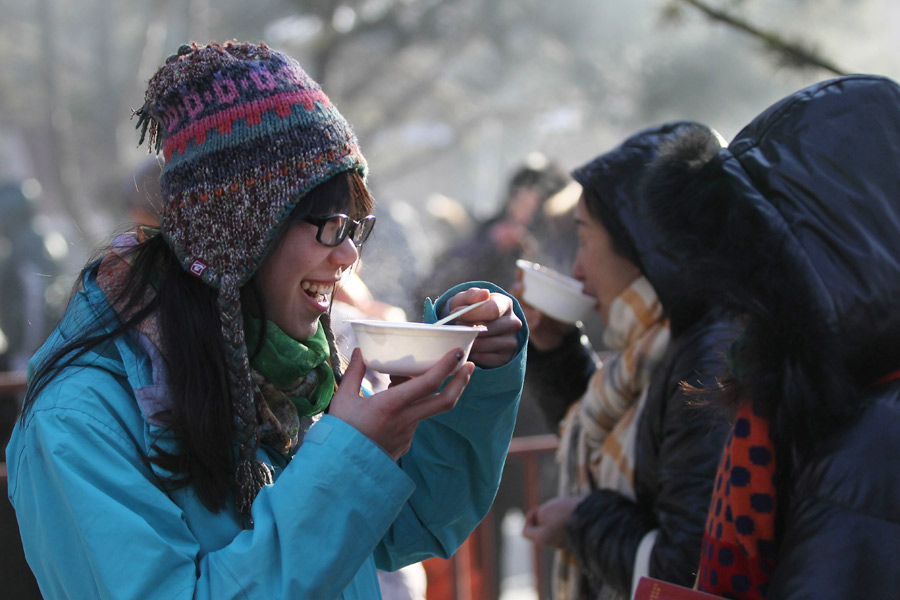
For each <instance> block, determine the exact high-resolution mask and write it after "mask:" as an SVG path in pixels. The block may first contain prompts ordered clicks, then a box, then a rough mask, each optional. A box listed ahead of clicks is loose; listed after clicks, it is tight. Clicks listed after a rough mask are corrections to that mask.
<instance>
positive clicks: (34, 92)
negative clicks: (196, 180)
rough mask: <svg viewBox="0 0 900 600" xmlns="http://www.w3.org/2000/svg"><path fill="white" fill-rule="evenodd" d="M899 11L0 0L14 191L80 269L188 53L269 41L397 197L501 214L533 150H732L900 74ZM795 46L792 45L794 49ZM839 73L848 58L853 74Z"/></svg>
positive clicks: (0, 95) (579, 158)
mask: <svg viewBox="0 0 900 600" xmlns="http://www.w3.org/2000/svg"><path fill="white" fill-rule="evenodd" d="M898 12H900V7H897V6H896V5H895V4H894V3H893V2H891V1H890V0H855V1H851V0H816V1H812V0H779V1H776V0H752V1H751V0H744V1H734V0H665V1H663V0H628V1H625V0H619V1H609V2H598V1H597V0H557V1H555V2H542V1H538V0H338V1H332V0H307V1H300V0H255V1H254V2H246V1H245V0H115V1H113V0H65V1H63V0H31V1H30V2H19V1H18V0H0V15H2V17H0V56H2V57H3V59H2V60H0V178H7V179H8V178H18V179H24V178H33V179H35V180H37V181H38V182H40V184H41V186H42V194H41V198H42V200H41V201H42V205H41V207H40V208H41V212H42V213H43V214H44V215H45V217H46V218H47V219H49V220H51V221H52V222H53V223H54V224H55V225H56V226H57V227H58V228H61V229H63V230H64V233H65V235H66V238H67V239H68V241H69V244H70V246H71V248H72V249H73V250H75V252H73V256H74V257H75V258H73V264H76V265H77V264H80V262H81V260H82V258H83V255H84V254H85V253H86V252H87V251H88V250H89V249H91V248H93V247H94V246H95V245H97V244H98V243H100V242H101V241H102V240H103V239H105V236H106V235H107V233H108V231H109V230H110V228H114V227H116V226H118V225H121V224H123V223H124V216H123V215H124V210H123V208H122V203H121V185H122V182H123V180H125V178H127V176H128V174H129V173H130V172H131V170H132V169H133V168H134V167H135V165H137V164H138V163H139V161H140V160H141V159H142V157H144V156H145V154H146V149H139V148H137V147H136V145H137V136H136V135H135V132H134V131H133V127H134V121H132V120H130V115H131V110H132V109H136V108H137V107H139V106H140V104H141V103H142V98H141V94H142V91H143V88H144V85H145V83H146V81H147V79H149V77H150V76H151V75H152V73H153V71H154V69H155V68H156V67H157V66H158V65H159V64H160V63H161V62H162V61H163V60H164V59H165V57H166V56H167V55H168V54H170V53H171V52H173V51H174V49H175V48H177V46H178V45H179V44H180V43H182V42H184V41H185V40H197V41H200V42H203V41H207V40H209V39H216V40H218V41H224V40H226V39H231V38H237V39H241V40H252V41H258V40H265V41H267V42H268V43H269V44H270V45H272V46H275V47H278V48H280V49H283V50H285V51H287V52H288V53H290V54H292V55H294V56H295V57H297V58H298V59H299V60H300V62H301V63H302V64H303V65H304V66H305V68H306V69H307V70H308V71H309V72H310V74H311V75H312V76H313V77H314V78H316V79H317V80H319V81H320V83H322V85H323V87H324V88H325V89H326V91H327V92H328V94H329V95H330V96H331V98H332V99H333V100H334V102H335V103H336V104H337V105H338V107H340V109H341V111H342V112H343V113H344V114H345V115H346V116H347V117H348V119H349V120H350V121H351V123H353V124H354V127H355V128H356V130H357V133H358V135H359V137H360V139H361V142H362V145H363V149H364V151H365V152H366V154H367V157H368V158H369V161H370V165H371V172H372V179H371V181H372V184H373V187H374V188H375V190H376V193H377V194H378V195H379V197H380V199H381V201H382V202H384V203H388V204H390V203H391V202H393V201H395V200H403V201H406V202H408V203H409V204H411V205H412V206H414V207H418V206H421V205H422V204H423V203H424V201H425V199H426V198H427V197H428V196H430V195H432V194H436V193H440V194H444V195H446V196H449V197H452V198H456V199H458V200H459V201H460V202H461V203H462V204H463V205H464V206H465V207H466V208H467V209H468V210H470V211H471V212H472V214H473V215H475V216H479V215H480V216H483V215H487V214H490V213H491V212H492V211H493V210H494V209H495V208H496V204H497V202H498V201H499V197H500V195H501V191H502V186H503V183H504V180H505V178H506V176H507V175H508V174H509V172H510V171H511V170H512V168H513V167H514V166H515V165H516V164H518V163H519V162H520V161H521V160H522V159H523V157H524V156H525V155H526V154H527V153H528V152H530V151H533V150H539V151H542V152H543V153H545V154H546V155H548V156H550V157H552V158H554V159H556V160H558V161H559V162H561V163H562V164H563V165H564V166H566V167H574V166H577V165H578V164H580V163H581V162H584V161H586V160H587V159H589V158H591V157H592V156H594V155H596V154H598V153H599V152H601V151H603V150H605V149H608V148H609V147H611V146H612V145H614V144H615V143H616V142H617V141H618V140H620V139H621V138H622V137H624V136H625V135H627V134H629V133H631V132H632V131H633V130H635V129H637V128H639V127H643V126H646V125H649V124H652V123H656V122H659V121H662V120H666V119H671V118H693V119H698V120H701V121H704V122H707V123H709V124H711V125H713V126H714V127H716V128H718V129H719V130H720V131H721V132H722V133H723V134H724V135H725V137H726V138H729V137H731V136H733V135H734V134H735V133H736V132H737V129H739V128H740V126H741V125H742V124H743V123H745V122H747V121H748V120H749V119H750V118H752V117H753V116H754V115H755V114H756V113H758V112H759V111H760V110H762V109H763V108H765V107H766V106H767V105H768V104H770V103H771V102H773V101H774V100H777V99H778V98H780V97H781V96H783V95H785V94H787V93H789V92H791V91H793V90H795V89H797V88H799V87H802V86H804V85H807V84H810V83H812V82H814V81H817V80H820V79H824V78H827V77H831V76H833V75H834V73H835V72H838V71H842V70H843V69H849V70H856V71H862V72H876V73H882V74H886V75H888V76H896V75H898V73H900V64H898V63H900V53H898V52H897V50H898V48H897V45H898V42H897V40H898V39H900V36H898V35H896V34H897V32H898V19H900V17H898ZM791 49H793V50H796V52H791V51H790V50H791ZM837 65H840V66H839V67H838V66H837Z"/></svg>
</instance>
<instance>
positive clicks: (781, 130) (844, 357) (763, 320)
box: [641, 75, 900, 452]
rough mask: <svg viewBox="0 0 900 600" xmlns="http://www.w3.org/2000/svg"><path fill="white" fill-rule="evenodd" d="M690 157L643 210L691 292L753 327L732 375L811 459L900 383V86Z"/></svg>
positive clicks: (797, 107) (844, 99)
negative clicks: (885, 384) (706, 295)
mask: <svg viewBox="0 0 900 600" xmlns="http://www.w3.org/2000/svg"><path fill="white" fill-rule="evenodd" d="M683 146H684V141H683V140H682V141H680V142H674V143H672V144H671V145H670V147H668V148H666V149H664V150H663V151H662V152H661V156H660V159H659V160H658V161H657V162H656V163H655V165H654V166H653V167H652V169H651V171H650V173H649V175H648V178H647V179H646V181H645V184H644V185H645V187H644V190H643V192H642V195H641V203H642V210H646V211H647V216H648V218H649V221H650V222H651V223H652V226H653V228H654V230H655V231H656V232H657V233H658V235H659V236H660V237H661V238H662V239H665V240H667V243H670V244H673V245H675V246H677V247H679V248H680V249H682V250H683V251H685V252H686V254H685V260H686V262H685V265H684V266H685V268H684V269H683V273H684V277H685V284H686V285H689V286H691V287H692V288H693V289H704V290H707V291H708V292H712V293H713V294H715V295H716V296H717V297H718V298H719V299H720V300H721V302H722V304H724V305H725V306H727V307H729V308H731V309H732V310H734V311H735V312H736V313H738V314H740V315H741V318H742V319H743V323H744V324H745V326H746V329H745V336H744V338H743V340H742V347H741V348H738V350H739V351H738V352H736V353H735V355H736V356H737V357H738V361H739V364H736V365H735V368H734V369H733V370H732V371H733V374H734V375H735V376H736V377H737V379H738V381H740V382H741V383H742V384H743V386H744V387H745V388H748V389H749V390H750V391H751V393H752V394H753V396H754V398H756V399H757V400H761V401H762V402H764V403H767V404H768V409H769V410H770V415H772V416H777V420H776V423H775V425H776V429H777V430H779V431H780V433H779V432H778V431H776V436H778V435H781V434H783V435H784V436H785V437H784V438H782V439H791V440H792V442H791V444H792V445H794V446H795V448H797V449H800V450H801V452H802V451H804V450H809V449H811V448H812V447H813V446H815V444H816V440H818V439H820V438H821V437H822V436H823V435H824V434H827V433H828V432H829V431H834V430H837V429H841V428H842V427H843V424H844V423H845V422H846V421H847V420H848V418H851V417H852V416H853V415H854V414H857V413H858V410H859V404H860V401H859V399H860V398H861V397H862V395H861V394H859V393H858V392H857V391H854V390H856V389H857V388H858V387H860V386H866V385H869V384H871V383H873V382H875V381H877V380H878V379H879V378H880V377H882V376H884V375H885V374H887V373H889V372H892V371H894V370H896V369H898V368H900V309H898V308H897V298H900V168H898V164H900V86H898V85H897V83H895V82H894V81H892V80H889V79H886V78H884V77H879V76H872V75H853V76H847V77H841V78H838V79H833V80H829V81H824V82H821V83H819V84H816V85H813V86H810V87H808V88H806V89H803V90H801V91H799V92H797V93H795V94H793V95H791V96H788V97H787V98H785V99H783V100H781V101H780V102H778V103H776V104H774V105H773V106H771V107H770V108H768V109H767V110H765V111H764V112H763V113H762V114H760V115H759V116H758V117H757V118H756V119H754V120H753V121H752V122H751V123H750V124H749V125H747V126H746V127H745V128H744V129H743V130H742V131H741V132H740V133H738V135H737V136H736V137H735V139H734V140H733V141H732V142H731V144H730V145H729V146H728V148H725V149H722V150H720V151H718V152H716V153H715V154H713V155H710V157H709V160H707V161H704V162H700V163H697V162H689V161H687V160H685V150H684V147H683ZM742 378H743V381H741V379H742Z"/></svg>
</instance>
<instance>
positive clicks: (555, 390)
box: [526, 122, 735, 595]
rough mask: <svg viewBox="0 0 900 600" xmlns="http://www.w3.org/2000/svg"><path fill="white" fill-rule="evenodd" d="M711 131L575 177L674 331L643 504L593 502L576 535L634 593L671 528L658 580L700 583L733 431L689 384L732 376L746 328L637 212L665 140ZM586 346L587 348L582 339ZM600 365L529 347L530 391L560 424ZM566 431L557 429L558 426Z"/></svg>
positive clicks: (642, 430) (667, 132)
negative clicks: (736, 339) (640, 556)
mask: <svg viewBox="0 0 900 600" xmlns="http://www.w3.org/2000/svg"><path fill="white" fill-rule="evenodd" d="M693 127H702V126H700V125H698V124H696V123H686V122H676V123H670V124H665V125H662V126H660V127H655V128H651V129H647V130H644V131H642V132H639V133H637V134H635V135H634V136H632V137H630V138H629V139H628V140H626V141H625V142H623V143H622V144H621V145H620V146H619V147H617V148H616V149H614V150H612V151H611V152H608V153H606V154H603V155H601V156H599V157H598V158H596V159H594V160H593V161H591V162H590V163H588V164H586V165H585V166H584V167H582V168H580V169H578V170H576V171H575V172H574V173H573V176H574V177H575V179H576V180H578V181H579V183H581V184H582V186H583V187H584V193H585V194H593V195H594V198H595V206H596V205H597V202H599V203H600V206H599V209H598V212H599V213H600V214H599V215H598V217H599V219H600V220H601V222H602V223H603V225H604V227H605V228H606V229H607V230H608V231H609V232H610V235H611V236H612V237H613V238H616V239H618V240H619V242H620V245H627V247H626V251H627V252H626V253H627V254H628V255H630V256H628V258H629V259H630V260H632V262H635V263H636V264H637V265H638V266H639V268H640V269H641V272H642V273H643V274H644V275H645V276H646V277H647V279H648V280H649V281H650V283H651V285H653V287H654V290H655V291H656V292H657V294H658V296H659V298H660V301H661V302H662V304H663V307H664V309H665V311H666V314H667V316H669V318H670V320H671V323H672V334H673V337H672V341H671V342H670V346H669V349H668V351H667V356H666V358H665V360H664V361H663V363H662V365H661V366H660V368H659V369H658V370H657V372H656V373H655V375H654V378H653V380H652V382H651V384H650V388H649V390H648V396H647V399H646V401H645V404H644V408H643V411H642V413H641V416H640V421H639V423H638V432H637V439H636V442H635V443H636V448H635V453H636V454H635V465H634V480H635V481H634V483H635V493H636V497H637V502H633V501H631V500H629V499H627V498H626V497H624V496H622V495H621V494H618V493H616V492H613V491H609V490H600V491H597V492H594V493H593V494H591V495H590V496H588V497H587V498H586V499H585V500H584V502H582V503H581V504H580V505H579V506H578V508H577V509H576V511H575V512H574V513H573V515H572V517H571V518H570V520H569V522H568V523H567V527H566V537H567V544H568V546H569V549H570V550H571V551H572V552H573V554H574V555H575V556H576V557H577V558H578V560H579V563H580V564H581V565H582V566H583V567H584V569H585V571H586V574H587V575H588V578H589V579H591V580H592V581H593V582H594V586H595V587H598V586H599V584H600V583H601V582H602V584H603V585H609V586H611V587H613V588H614V589H616V590H618V591H619V592H620V593H622V594H624V595H627V594H628V593H629V590H630V586H631V578H632V573H633V570H634V561H635V555H636V552H637V548H638V545H639V544H640V541H641V539H642V538H643V537H644V535H645V534H647V533H648V532H649V531H651V530H653V529H659V531H660V532H659V535H658V537H657V540H656V543H655V545H654V547H653V550H652V553H651V558H650V575H651V576H652V577H656V578H659V579H664V580H668V581H672V582H675V583H680V584H682V585H691V584H692V583H693V580H694V577H695V576H696V572H697V565H698V563H699V555H700V542H701V534H702V530H703V525H704V522H705V518H706V511H707V509H708V507H709V501H710V495H711V491H712V483H713V478H714V475H715V471H716V466H717V464H718V460H719V456H720V454H721V451H722V447H723V444H724V441H725V437H726V435H727V432H728V427H729V426H728V423H727V421H726V420H725V419H724V418H723V417H722V415H721V413H720V412H718V411H715V410H704V409H701V408H699V407H697V406H695V404H696V402H693V401H692V399H691V398H688V397H686V395H685V393H684V392H683V391H682V388H681V387H680V384H681V383H682V382H688V383H691V384H694V385H701V384H706V383H711V382H713V380H714V378H715V377H716V376H717V375H718V374H719V373H720V372H721V371H722V369H723V363H722V361H723V353H724V350H725V349H726V348H727V346H728V344H729V342H730V341H731V339H732V338H733V336H734V333H735V329H734V327H733V326H732V325H731V324H730V323H729V322H728V321H727V320H725V319H719V318H718V317H716V316H715V314H713V313H712V312H711V311H709V310H707V308H706V306H705V303H704V302H702V301H701V299H699V298H697V297H695V296H692V295H691V294H690V293H689V290H688V289H687V288H685V287H684V286H683V284H682V283H681V281H680V272H681V271H682V265H680V264H679V263H678V262H677V261H676V260H674V259H673V258H672V256H673V253H672V252H671V251H669V249H667V248H666V247H665V244H663V243H662V241H661V240H660V239H658V238H657V237H656V236H653V235H651V233H650V229H649V228H648V227H647V225H646V223H645V221H644V219H642V218H641V217H640V216H639V215H638V213H637V211H636V206H637V198H636V197H637V191H638V188H639V183H640V181H641V177H642V174H643V172H644V170H645V168H646V166H647V165H648V164H649V163H650V162H651V161H652V160H653V158H654V157H655V155H656V152H657V148H658V147H659V144H660V142H662V141H664V140H665V139H667V138H669V137H670V136H671V135H672V134H674V133H676V132H678V131H683V130H685V129H690V128H693ZM581 341H582V342H583V341H584V340H581ZM593 369H594V363H593V361H592V359H591V353H590V352H589V348H588V347H586V346H583V345H582V344H581V343H579V337H578V336H577V335H574V334H573V335H570V336H568V337H567V338H566V340H565V341H564V344H563V346H562V347H561V348H559V349H557V350H554V351H551V352H536V351H535V350H534V349H530V350H529V361H528V372H527V375H526V385H531V386H534V387H535V388H539V390H540V391H539V392H538V397H539V399H540V400H541V402H542V407H543V408H544V410H545V413H546V414H547V416H548V419H550V420H551V421H555V422H558V420H559V419H560V418H561V417H562V416H563V415H564V414H565V409H566V407H567V406H568V405H569V404H571V403H572V402H573V401H575V400H577V399H578V397H579V396H580V395H581V393H583V392H584V390H585V389H586V387H587V382H588V379H589V377H590V374H591V373H592V372H593ZM554 425H555V423H554Z"/></svg>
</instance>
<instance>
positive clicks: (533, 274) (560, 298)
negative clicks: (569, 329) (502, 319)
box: [516, 259, 597, 323]
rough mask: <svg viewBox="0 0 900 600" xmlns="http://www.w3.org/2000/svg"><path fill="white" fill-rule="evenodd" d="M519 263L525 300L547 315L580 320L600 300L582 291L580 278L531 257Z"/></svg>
mask: <svg viewBox="0 0 900 600" xmlns="http://www.w3.org/2000/svg"><path fill="white" fill-rule="evenodd" d="M516 266H517V267H519V268H520V269H522V285H523V287H524V288H525V289H524V291H523V293H522V299H523V300H524V301H525V302H527V303H528V304H530V305H532V306H533V307H535V308H537V309H538V310H540V311H541V312H542V313H544V314H545V315H547V316H548V317H552V318H554V319H556V320H557V321H562V322H563V323H577V322H578V321H584V320H586V319H587V318H588V317H589V316H591V314H592V313H593V312H594V307H595V306H596V305H597V299H596V298H594V297H593V296H588V295H587V294H585V293H584V292H582V291H581V288H582V284H581V282H580V281H578V280H577V279H573V278H572V277H568V276H566V275H563V274H562V273H560V272H558V271H554V270H553V269H551V268H549V267H544V266H542V265H539V264H537V263H533V262H531V261H528V260H522V259H519V260H517V261H516Z"/></svg>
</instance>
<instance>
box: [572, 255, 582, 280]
mask: <svg viewBox="0 0 900 600" xmlns="http://www.w3.org/2000/svg"><path fill="white" fill-rule="evenodd" d="M572 277H574V278H575V279H577V280H578V281H584V267H582V266H581V257H580V256H576V257H575V264H574V265H572Z"/></svg>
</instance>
